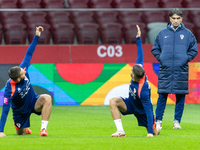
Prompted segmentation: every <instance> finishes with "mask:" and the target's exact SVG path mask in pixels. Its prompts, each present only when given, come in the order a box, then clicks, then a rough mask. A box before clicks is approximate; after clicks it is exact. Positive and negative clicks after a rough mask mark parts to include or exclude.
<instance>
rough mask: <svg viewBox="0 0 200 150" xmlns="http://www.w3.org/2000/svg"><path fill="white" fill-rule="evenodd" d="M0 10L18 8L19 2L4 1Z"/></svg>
mask: <svg viewBox="0 0 200 150" xmlns="http://www.w3.org/2000/svg"><path fill="white" fill-rule="evenodd" d="M0 8H17V2H16V0H14V1H11V0H8V1H5V0H3V1H1V2H0Z"/></svg>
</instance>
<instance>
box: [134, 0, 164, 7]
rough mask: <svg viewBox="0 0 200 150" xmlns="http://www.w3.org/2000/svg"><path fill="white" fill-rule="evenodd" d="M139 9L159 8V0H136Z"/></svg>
mask: <svg viewBox="0 0 200 150" xmlns="http://www.w3.org/2000/svg"><path fill="white" fill-rule="evenodd" d="M135 5H136V7H137V8H159V7H160V6H159V0H136V3H135Z"/></svg>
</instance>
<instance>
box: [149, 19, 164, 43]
mask: <svg viewBox="0 0 200 150" xmlns="http://www.w3.org/2000/svg"><path fill="white" fill-rule="evenodd" d="M166 26H167V22H151V23H149V24H148V25H147V27H148V29H149V32H148V43H149V44H153V43H154V40H155V38H156V36H157V35H158V33H159V32H160V31H161V30H162V29H164V28H166Z"/></svg>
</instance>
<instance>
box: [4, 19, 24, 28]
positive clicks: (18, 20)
mask: <svg viewBox="0 0 200 150" xmlns="http://www.w3.org/2000/svg"><path fill="white" fill-rule="evenodd" d="M23 22H24V21H23V19H22V18H18V17H16V18H11V17H8V18H5V19H3V20H2V25H3V26H5V25H8V24H15V23H19V24H21V23H23Z"/></svg>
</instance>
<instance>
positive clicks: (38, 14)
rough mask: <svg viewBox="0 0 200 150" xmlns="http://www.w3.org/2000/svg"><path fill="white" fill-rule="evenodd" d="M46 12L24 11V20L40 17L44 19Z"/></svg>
mask: <svg viewBox="0 0 200 150" xmlns="http://www.w3.org/2000/svg"><path fill="white" fill-rule="evenodd" d="M46 16H47V12H45V11H25V20H26V19H27V18H31V17H42V18H46Z"/></svg>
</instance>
